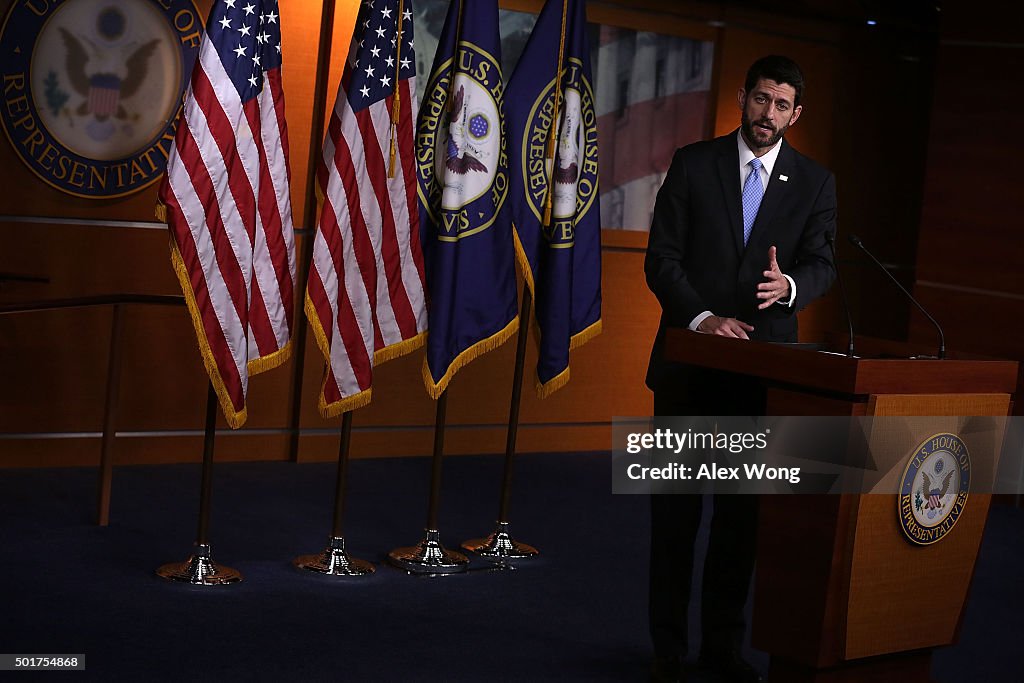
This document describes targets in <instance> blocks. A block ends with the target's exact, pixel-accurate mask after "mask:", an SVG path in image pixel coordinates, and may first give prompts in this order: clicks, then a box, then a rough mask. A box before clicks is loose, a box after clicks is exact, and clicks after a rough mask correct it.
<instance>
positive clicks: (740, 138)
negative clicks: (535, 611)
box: [644, 56, 836, 682]
mask: <svg viewBox="0 0 1024 683" xmlns="http://www.w3.org/2000/svg"><path fill="white" fill-rule="evenodd" d="M803 86H804V83H803V75H802V73H801V72H800V68H799V67H798V66H797V65H796V64H795V63H794V62H793V61H792V60H790V59H788V58H786V57H780V56H768V57H763V58H761V59H759V60H758V61H757V62H755V63H754V64H753V65H752V66H751V67H750V70H749V71H748V72H747V78H746V81H745V83H744V86H743V88H742V89H741V90H740V91H739V93H738V98H737V99H738V103H739V108H740V111H741V113H742V114H741V125H740V128H739V129H738V130H737V131H734V132H733V133H730V134H729V135H726V136H724V137H720V138H716V139H714V140H711V141H705V142H698V143H695V144H692V145H689V146H687V147H684V148H682V149H680V150H677V151H676V154H675V157H674V158H673V160H672V166H671V167H670V168H669V171H668V175H667V176H666V178H665V182H664V184H663V185H662V187H661V190H660V191H659V192H658V198H657V202H656V204H655V209H654V219H653V221H652V223H651V234H650V239H649V242H648V245H647V256H646V259H645V261H644V272H645V273H646V276H647V284H648V286H649V287H650V288H651V291H653V292H654V294H655V296H656V297H657V298H658V302H659V303H660V304H661V308H662V316H661V323H660V325H659V327H658V333H657V336H656V338H655V341H654V348H653V350H652V352H651V360H650V365H649V366H648V372H647V386H648V387H650V389H651V390H652V391H653V392H654V413H655V415H759V414H763V413H764V390H763V387H761V386H760V384H759V383H758V382H756V381H754V380H752V379H750V378H746V377H742V376H739V375H734V374H730V373H726V372H716V371H708V370H704V369H701V368H695V367H690V366H686V365H680V364H675V363H671V362H668V361H666V360H665V358H664V348H663V345H664V338H665V330H666V328H668V327H684V328H685V327H688V328H690V329H692V330H695V331H698V332H703V333H706V334H716V335H720V336H724V337H738V338H740V339H759V340H763V341H778V342H795V341H796V340H797V319H796V312H797V311H798V310H800V309H801V308H803V307H804V306H805V305H807V304H808V303H809V302H810V301H812V300H814V299H816V298H817V297H819V296H821V295H823V294H824V293H825V291H826V290H827V289H828V287H829V285H831V283H832V279H833V267H832V259H831V254H830V250H829V246H828V243H827V242H826V238H825V235H826V233H833V234H834V231H835V221H836V191H835V178H834V177H833V175H832V174H831V173H830V172H829V171H828V170H826V169H825V168H823V167H822V166H820V165H818V164H817V163H815V162H814V161H812V160H810V159H808V158H807V157H805V156H803V155H802V154H800V153H799V152H797V151H796V150H794V149H793V148H792V147H791V146H790V145H789V143H788V142H786V141H785V139H784V138H783V136H784V135H785V133H786V130H787V129H788V128H789V127H790V126H792V125H793V124H795V123H796V122H797V120H798V119H799V118H800V115H801V113H802V111H803V108H802V106H801V104H800V100H801V95H802V94H803ZM713 503H714V516H713V518H712V521H711V535H710V538H709V542H708V554H707V558H706V560H705V565H704V582H703V586H702V588H701V607H702V609H701V630H702V642H701V650H700V658H699V665H700V668H701V670H702V678H701V680H709V679H710V680H724V681H742V682H747V681H758V680H760V677H759V675H758V673H757V672H756V670H754V669H753V668H752V667H751V666H750V665H749V664H747V663H746V662H744V661H743V660H742V658H741V657H740V655H739V652H740V647H741V644H742V640H743V635H744V631H745V623H744V618H743V608H744V605H745V604H746V600H747V592H748V587H749V585H750V578H751V575H752V573H753V567H754V553H755V544H754V540H755V539H754V534H755V530H756V524H757V499H756V498H754V497H752V496H742V495H716V496H714V498H713ZM701 507H702V500H701V498H700V497H699V496H686V495H652V496H651V567H650V580H651V583H650V628H651V638H652V640H653V643H654V650H655V661H654V667H653V669H652V677H653V678H655V679H657V680H682V677H683V675H682V672H681V661H682V659H683V658H684V657H685V656H686V653H687V623H686V622H687V619H686V615H687V607H688V604H689V591H690V583H691V579H692V572H693V560H694V557H693V555H694V539H695V537H696V533H697V529H698V527H699V526H700V517H701Z"/></svg>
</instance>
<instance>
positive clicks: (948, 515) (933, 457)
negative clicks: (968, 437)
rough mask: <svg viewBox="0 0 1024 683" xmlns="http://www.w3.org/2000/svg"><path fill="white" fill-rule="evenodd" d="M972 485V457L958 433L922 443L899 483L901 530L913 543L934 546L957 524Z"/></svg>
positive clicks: (937, 436)
mask: <svg viewBox="0 0 1024 683" xmlns="http://www.w3.org/2000/svg"><path fill="white" fill-rule="evenodd" d="M970 486H971V456H970V454H969V453H968V452H967V445H966V444H965V443H964V441H963V439H961V438H960V437H959V436H957V435H956V434H950V433H942V434H935V435H934V436H930V437H928V438H927V439H926V440H925V441H924V442H923V443H921V444H920V445H919V446H918V447H917V449H916V450H915V451H914V454H913V455H912V456H911V458H910V461H909V462H908V463H907V467H906V469H905V470H904V471H903V477H902V479H901V480H900V493H899V498H898V499H899V519H900V528H902V529H903V533H904V534H906V536H907V538H908V539H909V540H910V542H911V543H914V544H915V545H931V544H932V543H937V542H938V541H940V540H942V539H943V538H944V537H945V536H946V534H948V533H949V532H950V530H951V529H952V528H953V526H954V525H955V524H956V522H957V520H958V519H959V518H960V515H961V514H962V513H963V510H964V505H965V504H966V503H967V494H968V491H969V490H970Z"/></svg>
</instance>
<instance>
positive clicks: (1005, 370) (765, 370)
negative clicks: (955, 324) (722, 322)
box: [665, 328, 1018, 395]
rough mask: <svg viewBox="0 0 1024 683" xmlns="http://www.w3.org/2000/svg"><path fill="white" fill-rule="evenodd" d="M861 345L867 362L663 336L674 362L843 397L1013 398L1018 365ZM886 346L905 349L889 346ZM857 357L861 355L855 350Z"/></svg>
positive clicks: (681, 332) (790, 348)
mask: <svg viewBox="0 0 1024 683" xmlns="http://www.w3.org/2000/svg"><path fill="white" fill-rule="evenodd" d="M858 341H859V340H858ZM861 346H863V347H865V351H867V352H868V353H870V354H871V356H872V357H849V356H846V355H845V354H844V353H836V352H832V351H824V350H819V349H818V348H817V347H818V345H808V344H772V343H768V342H760V341H747V340H743V339H731V338H727V337H717V336H713V335H707V334H699V333H697V332H691V331H690V330H687V329H682V328H673V329H669V330H668V331H667V336H666V339H665V357H666V359H668V360H671V361H675V362H680V363H688V364H690V365H697V366H701V367H707V368H714V369H717V370H727V371H729V372H736V373H740V374H745V375H752V376H754V377H761V378H763V379H766V380H770V381H774V382H781V383H785V384H790V385H796V386H799V387H805V388H807V389H814V390H818V391H827V392H836V393H842V394H861V395H867V394H939V393H1005V394H1012V393H1014V391H1015V390H1016V387H1017V372H1018V364H1017V361H1011V360H999V359H975V358H959V357H957V358H946V359H943V360H937V359H927V358H921V357H917V358H913V357H908V356H906V355H904V356H902V357H900V356H899V355H898V354H893V355H884V356H883V355H881V354H880V353H879V352H880V351H881V352H884V350H885V346H886V343H885V342H876V343H874V344H871V345H870V346H869V345H868V344H862V345H861ZM889 346H891V347H901V346H904V345H900V344H896V343H892V344H889ZM871 347H873V348H871ZM900 350H902V349H900ZM857 353H858V354H859V353H860V349H859V348H858V350H857Z"/></svg>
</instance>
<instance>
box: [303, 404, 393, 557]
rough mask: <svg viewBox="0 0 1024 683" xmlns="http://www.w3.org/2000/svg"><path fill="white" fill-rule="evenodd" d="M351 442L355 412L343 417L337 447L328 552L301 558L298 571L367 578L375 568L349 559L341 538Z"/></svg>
mask: <svg viewBox="0 0 1024 683" xmlns="http://www.w3.org/2000/svg"><path fill="white" fill-rule="evenodd" d="M351 440H352V411H351V410H346V411H345V412H344V413H342V415H341V440H340V442H339V443H338V469H337V478H336V479H335V482H334V524H333V526H332V527H331V536H330V540H329V541H328V542H327V549H326V550H324V551H323V552H322V553H320V554H318V555H300V556H299V557H296V558H295V560H293V561H292V564H294V565H295V566H296V567H298V568H299V569H304V570H306V571H310V572H317V573H319V574H327V575H328V576H366V575H368V574H372V573H373V570H374V567H373V565H372V564H370V563H369V562H367V561H366V560H357V559H356V558H354V557H349V555H348V553H347V552H345V537H344V536H342V535H341V530H342V527H343V526H344V521H345V495H346V492H347V490H348V459H349V444H350V442H351Z"/></svg>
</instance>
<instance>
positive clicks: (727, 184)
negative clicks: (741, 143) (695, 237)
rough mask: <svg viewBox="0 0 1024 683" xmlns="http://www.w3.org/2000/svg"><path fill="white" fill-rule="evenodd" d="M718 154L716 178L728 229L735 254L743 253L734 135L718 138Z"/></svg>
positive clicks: (737, 155) (737, 154)
mask: <svg viewBox="0 0 1024 683" xmlns="http://www.w3.org/2000/svg"><path fill="white" fill-rule="evenodd" d="M720 140H721V141H722V142H721V148H720V150H719V154H718V178H719V180H720V181H721V182H722V196H723V197H724V198H725V206H726V209H727V212H728V214H729V228H730V232H732V237H733V242H734V244H735V245H736V254H737V255H741V254H742V253H743V215H742V213H743V209H742V206H741V204H740V186H739V177H740V176H739V174H740V152H739V148H738V147H737V146H736V133H735V132H734V133H732V134H731V135H726V136H725V137H722V138H720Z"/></svg>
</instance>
